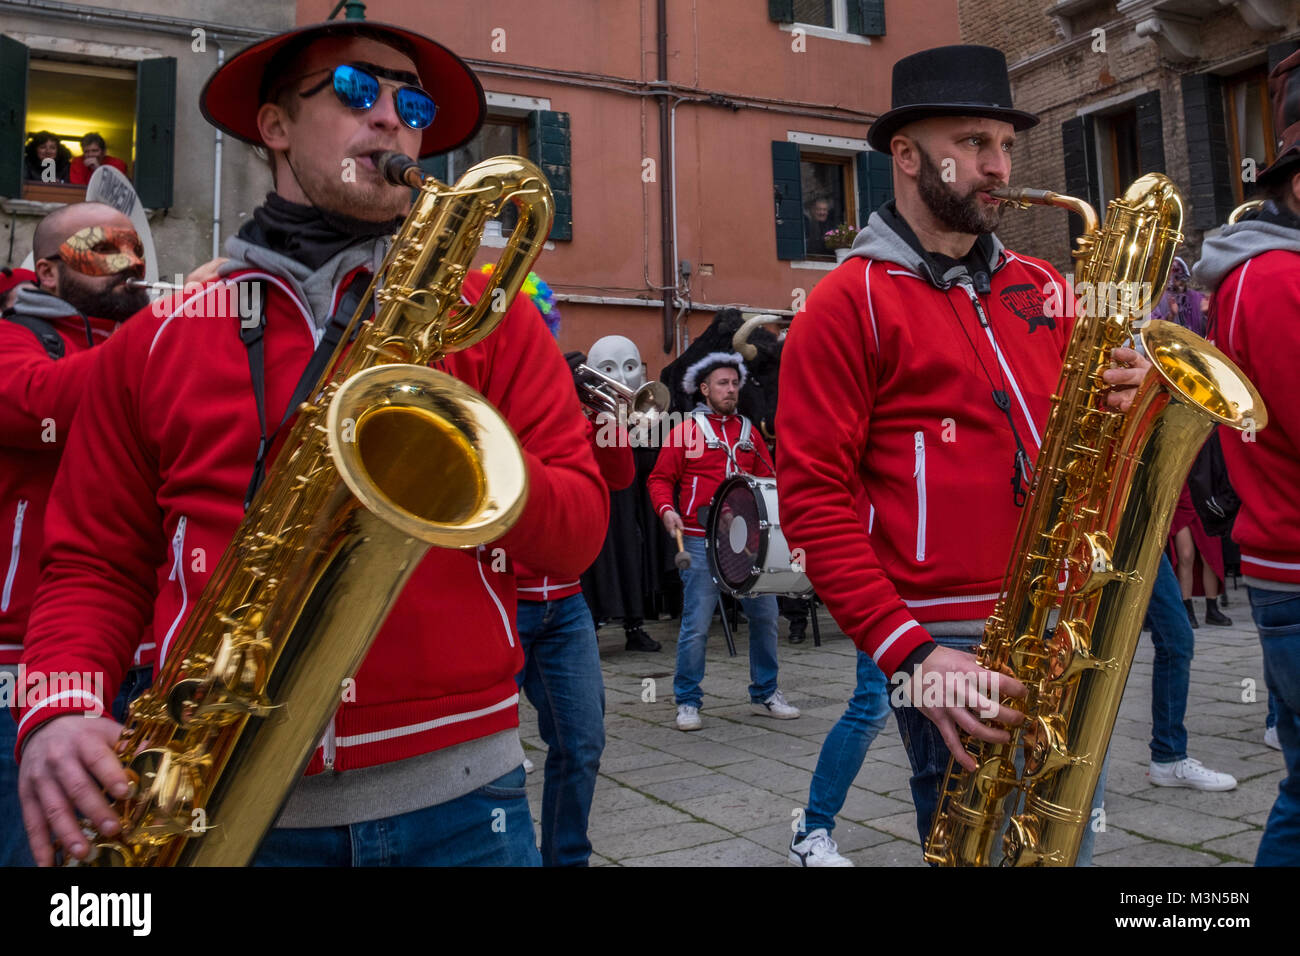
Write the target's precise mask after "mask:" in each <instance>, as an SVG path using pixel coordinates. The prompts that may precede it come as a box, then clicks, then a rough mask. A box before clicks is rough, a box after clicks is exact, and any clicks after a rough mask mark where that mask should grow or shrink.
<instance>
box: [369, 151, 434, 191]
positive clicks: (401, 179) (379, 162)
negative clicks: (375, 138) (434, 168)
mask: <svg viewBox="0 0 1300 956" xmlns="http://www.w3.org/2000/svg"><path fill="white" fill-rule="evenodd" d="M375 167H376V168H377V169H378V170H379V171H380V172H382V173H383V174H384V178H385V179H387V180H388V181H389V182H390V183H392V184H393V185H394V186H410V187H411V188H412V189H419V188H420V186H421V184H422V183H423V182H424V170H422V169H420V164H419V163H417V162H416V161H415V160H413V159H412V158H411V157H410V156H407V155H406V154H405V153H399V152H396V151H395V150H385V151H384V152H382V153H376V154H375Z"/></svg>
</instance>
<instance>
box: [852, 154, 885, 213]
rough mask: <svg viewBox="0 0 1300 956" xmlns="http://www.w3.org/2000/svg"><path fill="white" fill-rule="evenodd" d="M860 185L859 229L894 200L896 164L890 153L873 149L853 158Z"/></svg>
mask: <svg viewBox="0 0 1300 956" xmlns="http://www.w3.org/2000/svg"><path fill="white" fill-rule="evenodd" d="M853 166H854V172H855V173H856V174H857V183H858V228H859V229H862V228H863V227H865V226H866V224H867V220H868V219H870V218H871V214H872V213H873V212H875V211H876V210H877V209H879V208H880V207H881V206H883V205H884V204H885V203H887V202H889V200H891V199H893V198H894V162H893V158H892V156H891V155H890V154H889V153H882V152H880V151H879V150H875V149H871V150H867V151H866V152H863V153H858V154H857V155H856V156H854V157H853Z"/></svg>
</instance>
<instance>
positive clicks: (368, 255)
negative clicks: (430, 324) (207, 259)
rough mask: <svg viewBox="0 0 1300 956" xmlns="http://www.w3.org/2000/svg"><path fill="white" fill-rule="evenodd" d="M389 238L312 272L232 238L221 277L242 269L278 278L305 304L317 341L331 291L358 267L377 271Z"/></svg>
mask: <svg viewBox="0 0 1300 956" xmlns="http://www.w3.org/2000/svg"><path fill="white" fill-rule="evenodd" d="M389 242H390V240H389V238H388V237H387V236H384V237H381V238H379V239H364V240H360V241H358V242H357V243H356V244H355V245H351V246H348V247H347V248H346V249H344V250H343V251H342V252H339V253H338V254H337V255H335V256H334V258H332V259H330V260H329V261H328V262H326V263H325V264H324V265H323V266H321V267H320V268H319V269H317V270H315V271H312V270H311V269H310V268H309V267H307V266H305V265H303V264H302V263H301V262H299V261H298V260H297V259H291V258H289V257H288V256H286V255H282V254H280V253H278V252H275V251H274V250H271V249H268V248H267V247H266V246H259V245H256V244H254V243H251V242H249V241H248V240H246V239H241V238H239V236H231V237H230V238H229V239H227V240H226V255H228V256H229V257H230V261H229V262H226V263H225V264H223V265H222V266H221V268H220V270H219V271H220V274H221V275H222V276H227V275H230V274H231V273H233V272H240V271H243V270H245V269H259V270H261V271H263V272H269V273H271V274H272V275H275V276H280V277H281V278H283V279H284V280H285V281H286V282H288V283H289V285H290V286H292V287H293V289H294V291H295V292H296V293H297V295H298V298H299V299H301V300H302V301H303V302H305V303H306V304H307V308H308V309H309V310H310V311H311V315H312V320H313V321H314V322H315V323H316V332H317V338H318V339H319V337H320V334H321V333H322V332H323V331H324V329H325V326H326V325H327V324H328V323H329V319H330V306H331V304H332V301H333V296H334V289H335V288H336V287H337V286H338V284H339V281H340V280H341V279H342V278H343V277H344V276H345V275H347V274H348V273H349V272H351V271H352V270H353V269H355V268H357V267H358V266H368V268H369V269H370V271H371V273H375V272H378V271H379V266H380V265H381V264H382V263H383V261H384V256H386V255H387V254H388V246H389Z"/></svg>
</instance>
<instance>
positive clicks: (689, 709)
mask: <svg viewBox="0 0 1300 956" xmlns="http://www.w3.org/2000/svg"><path fill="white" fill-rule="evenodd" d="M702 726H703V724H701V723H700V708H698V707H696V706H695V705H694V704H678V705H677V729H678V730H699V729H700V727H702Z"/></svg>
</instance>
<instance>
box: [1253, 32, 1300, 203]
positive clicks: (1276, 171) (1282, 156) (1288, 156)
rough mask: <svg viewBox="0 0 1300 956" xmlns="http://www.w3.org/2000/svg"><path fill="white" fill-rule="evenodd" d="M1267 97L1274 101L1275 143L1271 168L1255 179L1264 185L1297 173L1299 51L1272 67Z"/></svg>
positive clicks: (1299, 166)
mask: <svg viewBox="0 0 1300 956" xmlns="http://www.w3.org/2000/svg"><path fill="white" fill-rule="evenodd" d="M1268 96H1269V99H1271V100H1272V101H1273V131H1274V132H1275V133H1277V137H1278V140H1277V157H1276V158H1275V159H1274V160H1273V164H1272V165H1271V166H1269V167H1268V168H1267V169H1265V170H1264V171H1263V172H1261V173H1260V174H1259V175H1258V177H1256V178H1257V179H1258V181H1259V182H1261V183H1263V184H1265V185H1267V184H1269V183H1271V182H1272V181H1274V180H1275V179H1279V178H1281V177H1282V175H1284V174H1285V175H1290V174H1292V173H1296V172H1300V51H1297V52H1295V53H1292V54H1291V55H1290V56H1289V57H1287V58H1286V59H1285V60H1283V61H1282V62H1281V63H1279V64H1278V65H1277V66H1275V67H1273V71H1272V72H1271V73H1269V75H1268Z"/></svg>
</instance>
